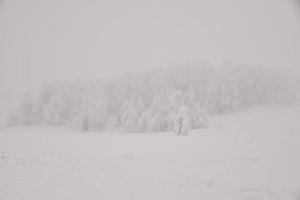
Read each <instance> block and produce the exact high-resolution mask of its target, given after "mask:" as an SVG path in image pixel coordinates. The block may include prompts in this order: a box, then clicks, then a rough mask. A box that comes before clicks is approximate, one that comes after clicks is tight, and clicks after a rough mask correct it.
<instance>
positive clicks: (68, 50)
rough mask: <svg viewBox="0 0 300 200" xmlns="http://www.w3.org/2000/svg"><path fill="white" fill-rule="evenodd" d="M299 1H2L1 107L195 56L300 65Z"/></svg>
mask: <svg viewBox="0 0 300 200" xmlns="http://www.w3.org/2000/svg"><path fill="white" fill-rule="evenodd" d="M295 2H297V1H283V0H265V1H259V0H255V1H254V0H253V1H238V0H230V1H221V0H214V1H208V0H204V1H192V0H188V1H179V0H176V1H175V0H172V1H168V0H162V1H158V0H156V1H135V0H129V1H93V0H89V1H79V0H52V1H40V0H27V1H22V0H2V1H1V2H0V108H3V109H6V108H8V107H9V105H10V104H11V103H12V102H15V101H16V99H18V97H19V96H20V95H22V94H23V93H24V92H27V91H32V90H35V89H37V88H39V87H40V86H41V85H42V83H43V82H46V81H51V80H56V79H59V80H61V79H63V80H65V79H95V78H109V77H112V76H118V75H120V74H122V73H124V72H139V71H144V70H147V69H150V68H152V67H157V66H166V65H168V66H169V65H172V64H174V63H184V62H189V61H206V62H210V63H212V64H214V65H220V64H221V63H223V62H224V61H226V60H232V61H233V62H236V63H242V64H249V65H256V66H266V67H274V68H279V67H298V66H299V63H300V61H299V52H300V20H299V19H300V15H299V6H297V5H296V4H295Z"/></svg>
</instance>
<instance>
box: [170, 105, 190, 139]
mask: <svg viewBox="0 0 300 200" xmlns="http://www.w3.org/2000/svg"><path fill="white" fill-rule="evenodd" d="M187 110H188V108H187V107H186V106H184V105H183V106H181V107H180V108H179V112H178V115H177V117H175V120H176V121H175V127H174V128H175V129H174V133H175V135H188V134H189V130H190V124H189V116H188V113H187Z"/></svg>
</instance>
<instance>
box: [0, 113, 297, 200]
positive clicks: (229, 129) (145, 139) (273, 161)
mask: <svg viewBox="0 0 300 200" xmlns="http://www.w3.org/2000/svg"><path fill="white" fill-rule="evenodd" d="M299 119H300V108H299V107H264V108H260V109H254V110H248V111H244V112H240V113H235V114H228V115H222V116H217V117H212V119H211V124H210V128H209V129H203V130H194V131H193V132H192V134H191V135H190V136H187V137H184V136H173V135H172V134H171V133H157V134H116V133H79V132H71V131H70V130H67V129H63V128H44V127H35V128H32V127H24V128H11V129H3V130H1V131H0V199H1V200H20V199H25V200H40V199H43V200H48V199H49V200H53V199H64V200H65V199H70V200H75V199H122V200H123V199H128V200H135V199H136V200H141V199H151V200H152V199H163V200H166V199H172V200H175V199H197V200H198V199H205V200H209V199H222V200H227V199H228V200H233V199H249V200H250V199H276V200H277V199H278V200H285V199H291V200H293V199H295V200H296V199H300V172H299V169H300V155H299V152H300V123H299V122H300V121H299Z"/></svg>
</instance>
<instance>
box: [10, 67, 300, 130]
mask: <svg viewBox="0 0 300 200" xmlns="http://www.w3.org/2000/svg"><path fill="white" fill-rule="evenodd" d="M299 85H300V81H299V77H297V76H295V73H293V71H292V70H274V69H271V68H262V67H250V66H242V65H236V64H230V63H227V64H224V66H221V67H213V66H211V65H210V64H207V63H198V64H178V65H177V66H172V67H168V68H157V69H155V70H152V71H148V72H144V73H140V74H126V75H123V76H122V77H118V78H114V79H110V80H95V81H89V82H87V81H86V82H84V81H56V82H50V83H47V84H45V85H44V86H43V87H42V88H41V89H40V91H39V92H38V93H37V94H34V95H33V94H27V95H26V96H25V97H24V98H23V100H22V101H21V102H20V104H19V106H18V107H17V108H16V109H14V110H13V111H12V112H11V113H10V115H9V116H8V119H7V125H8V126H23V125H46V126H68V127H71V128H75V129H78V130H82V131H89V130H113V131H122V132H157V131H169V130H173V129H174V127H175V126H176V125H175V123H174V122H175V120H176V119H177V118H178V117H179V115H180V116H183V118H184V120H185V123H186V125H185V126H187V127H188V128H190V129H196V128H205V127H207V126H208V125H209V120H208V119H209V117H208V116H209V115H211V114H222V113H228V112H234V111H238V110H241V109H246V108H249V107H253V106H258V105H271V104H272V105H273V104H294V103H296V102H299V99H300V98H299V88H300V87H299Z"/></svg>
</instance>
